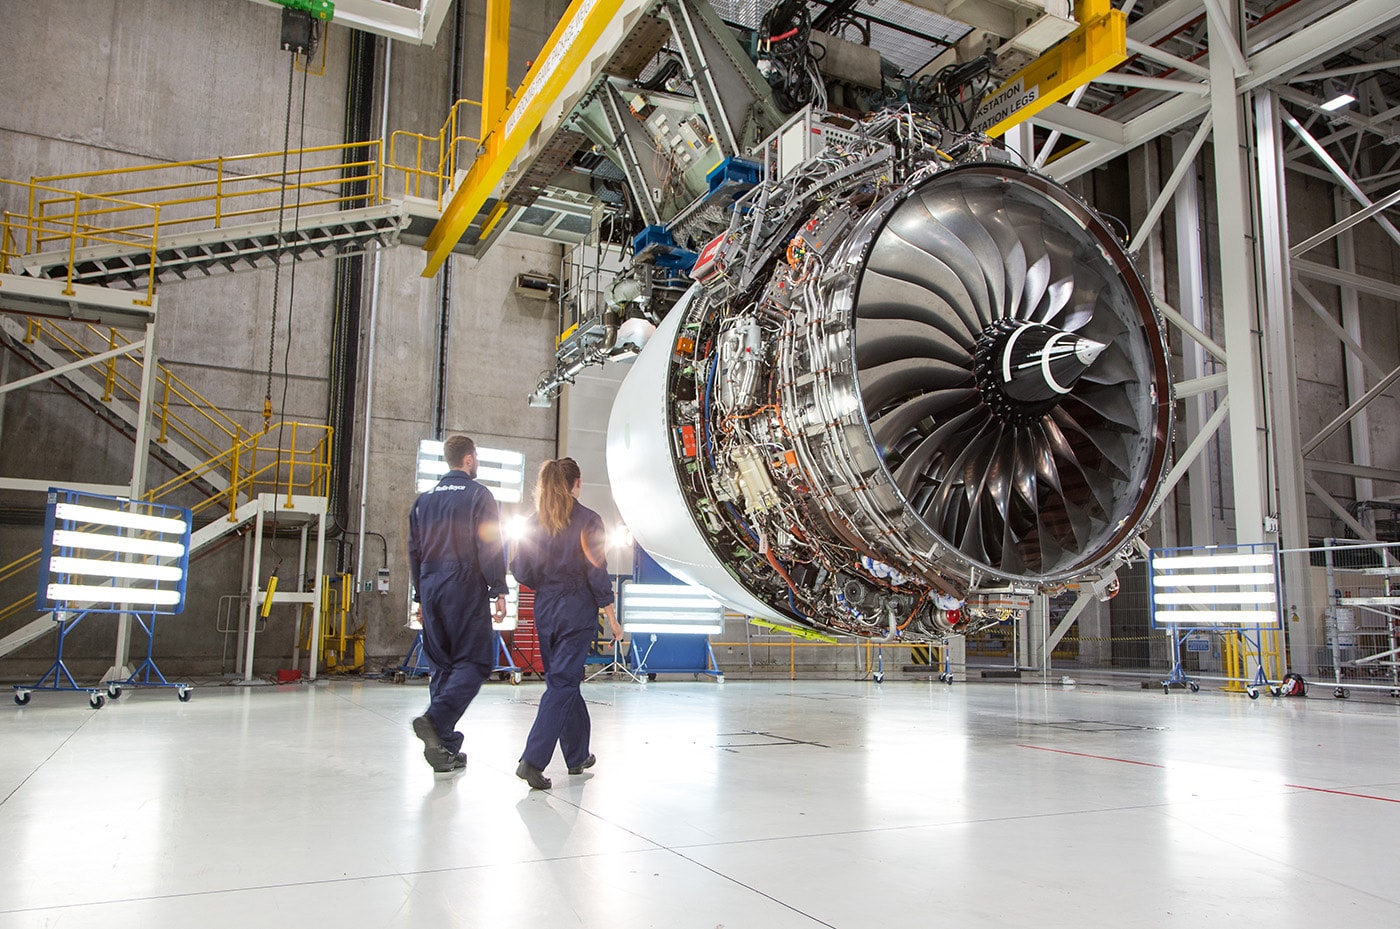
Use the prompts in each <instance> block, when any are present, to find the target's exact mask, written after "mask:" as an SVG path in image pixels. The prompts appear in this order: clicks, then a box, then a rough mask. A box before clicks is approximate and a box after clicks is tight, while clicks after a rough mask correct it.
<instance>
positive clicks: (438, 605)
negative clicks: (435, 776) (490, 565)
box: [421, 574, 496, 754]
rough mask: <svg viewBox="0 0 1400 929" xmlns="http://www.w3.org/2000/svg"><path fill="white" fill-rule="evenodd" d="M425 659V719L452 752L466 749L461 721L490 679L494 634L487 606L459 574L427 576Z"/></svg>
mask: <svg viewBox="0 0 1400 929" xmlns="http://www.w3.org/2000/svg"><path fill="white" fill-rule="evenodd" d="M421 592H422V594H423V600H422V605H423V655H424V657H426V658H427V659H428V670H429V673H430V677H429V678H428V710H427V712H425V713H424V714H423V715H424V716H426V717H427V718H428V721H429V722H431V723H432V724H433V728H434V729H435V730H437V734H438V738H439V739H441V740H442V745H443V747H444V748H446V749H448V750H449V751H451V752H453V753H454V754H455V753H456V752H459V751H461V749H462V734H461V733H460V732H458V731H457V721H458V720H459V719H461V718H462V714H463V713H465V712H466V711H467V704H469V703H471V702H472V699H473V698H474V697H475V696H476V694H477V691H479V690H481V685H482V683H483V682H484V681H485V680H486V678H487V677H488V676H489V675H490V674H491V669H492V667H493V661H494V659H495V655H496V633H495V632H494V631H493V630H492V628H491V618H490V615H489V614H488V613H486V612H485V610H486V609H487V608H486V607H485V605H484V601H482V600H480V599H479V598H478V597H475V596H473V595H472V591H471V589H470V586H469V585H467V584H465V583H463V582H462V581H461V579H460V577H459V576H458V575H455V574H445V575H441V576H439V575H424V577H423V590H422V591H421Z"/></svg>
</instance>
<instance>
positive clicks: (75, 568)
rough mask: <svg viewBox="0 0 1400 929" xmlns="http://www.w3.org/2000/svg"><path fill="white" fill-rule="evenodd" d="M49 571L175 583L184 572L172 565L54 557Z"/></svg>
mask: <svg viewBox="0 0 1400 929" xmlns="http://www.w3.org/2000/svg"><path fill="white" fill-rule="evenodd" d="M49 570H50V571H53V572H54V573H55V574H81V575H84V576H87V577H120V578H130V579H134V580H138V581H175V582H178V581H179V580H180V578H181V577H183V576H184V572H183V571H181V570H180V569H179V568H177V567H174V566H173V565H158V564H140V563H132V562H129V561H99V560H98V559H96V558H69V557H67V556H64V555H55V556H54V557H52V558H50V559H49Z"/></svg>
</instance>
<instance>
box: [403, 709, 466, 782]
mask: <svg viewBox="0 0 1400 929" xmlns="http://www.w3.org/2000/svg"><path fill="white" fill-rule="evenodd" d="M413 734H414V735H416V736H418V738H419V739H421V740H422V742H423V758H424V759H425V760H426V761H427V762H428V764H429V765H430V766H431V767H432V769H433V770H434V771H438V772H442V771H451V770H452V769H453V768H454V766H455V767H463V768H465V767H466V766H467V762H466V757H465V756H463V759H462V764H461V765H457V763H456V762H457V753H454V752H449V751H448V750H447V749H446V748H445V747H444V746H443V744H442V739H440V738H438V734H437V730H436V729H434V728H433V723H432V721H431V720H430V719H428V717H426V716H416V717H414V719H413Z"/></svg>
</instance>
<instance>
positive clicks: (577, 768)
mask: <svg viewBox="0 0 1400 929" xmlns="http://www.w3.org/2000/svg"><path fill="white" fill-rule="evenodd" d="M597 763H598V758H597V756H595V755H589V756H588V757H587V758H585V759H583V761H582V762H581V763H579V764H576V765H574V766H573V767H572V768H570V769H569V773H570V774H582V773H583V772H584V771H586V770H587V769H589V768H591V767H593V766H594V765H595V764H597Z"/></svg>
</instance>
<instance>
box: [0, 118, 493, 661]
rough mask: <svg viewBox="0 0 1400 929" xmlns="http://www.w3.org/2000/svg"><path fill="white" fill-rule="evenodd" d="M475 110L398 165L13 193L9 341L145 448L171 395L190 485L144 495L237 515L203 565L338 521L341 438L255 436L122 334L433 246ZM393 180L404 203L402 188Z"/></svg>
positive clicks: (382, 161)
mask: <svg viewBox="0 0 1400 929" xmlns="http://www.w3.org/2000/svg"><path fill="white" fill-rule="evenodd" d="M468 107H480V104H479V103H477V102H475V101H465V100H464V101H459V102H458V104H457V105H456V106H454V107H453V108H452V110H451V112H450V113H449V116H448V118H447V121H446V122H444V124H443V126H442V129H441V130H440V131H439V132H438V134H437V135H436V136H428V135H420V134H417V133H407V132H396V133H394V135H393V136H392V137H391V139H390V140H389V145H388V148H389V153H388V157H387V158H386V157H385V147H386V146H385V143H384V141H383V140H374V141H371V142H366V143H358V144H351V145H343V146H341V145H336V146H322V147H317V148H306V149H301V150H294V151H289V152H265V153H259V154H253V155H240V156H231V157H218V158H211V159H203V160H196V161H185V162H170V163H165V164H156V165H141V166H136V167H132V168H125V169H118V170H115V171H102V172H88V173H81V174H64V175H52V176H47V177H34V178H31V179H30V180H29V181H27V182H21V181H8V180H4V179H0V193H8V194H9V196H8V197H7V199H8V200H9V202H12V203H24V204H25V209H24V210H23V211H9V210H7V211H6V212H5V213H4V214H3V217H2V218H0V220H2V221H0V339H3V341H4V342H5V343H6V346H7V348H8V349H10V350H13V351H14V352H15V353H16V354H17V355H19V356H20V357H22V358H24V359H26V360H27V361H29V362H30V363H31V364H33V365H34V366H35V367H36V368H38V369H40V371H41V372H43V373H41V375H36V376H35V377H34V378H33V380H36V381H37V380H39V379H40V378H41V377H48V376H52V377H59V378H61V379H62V381H63V382H64V383H65V384H66V385H67V387H68V388H69V389H70V390H71V392H72V393H73V394H74V396H76V397H78V398H79V399H81V400H82V401H83V402H84V403H85V404H86V405H87V406H89V407H90V408H92V409H93V410H95V411H97V412H98V413H99V414H100V415H102V416H103V417H104V418H105V419H107V420H108V421H109V422H110V423H112V424H113V425H115V426H117V427H118V428H120V429H122V431H124V432H126V433H128V434H130V435H140V430H138V429H137V428H136V424H137V422H138V420H139V412H138V411H139V409H140V404H141V398H142V397H143V396H145V397H146V398H147V401H146V402H147V403H148V404H151V401H150V395H149V394H142V389H143V383H144V384H145V385H147V387H148V388H149V387H150V386H151V385H152V384H154V390H155V391H157V392H158V393H159V395H160V400H159V401H158V404H151V406H152V429H151V432H150V442H149V445H150V448H151V450H152V452H153V454H154V455H155V457H157V458H158V459H159V460H161V461H162V462H163V463H164V464H166V465H167V466H169V467H170V468H171V469H172V470H173V471H175V472H176V477H174V478H172V479H171V480H169V481H167V482H166V483H165V484H162V485H160V486H159V487H156V488H154V489H152V490H151V491H149V492H148V493H147V494H145V496H144V499H147V500H152V501H154V500H159V499H160V498H162V497H167V496H168V495H170V494H173V493H175V492H177V491H180V490H182V489H186V488H191V487H193V488H195V489H196V490H199V491H202V493H203V494H204V495H206V496H204V499H203V500H202V501H201V502H200V503H199V504H197V505H196V506H195V507H193V510H194V512H195V513H196V514H198V513H209V512H212V511H214V510H218V511H220V513H221V514H226V515H220V516H218V517H216V518H215V519H214V520H213V521H212V522H209V523H208V524H207V525H205V526H204V527H202V528H201V529H199V530H198V531H197V532H196V533H195V535H194V537H193V538H192V542H191V555H192V556H193V555H195V554H197V553H198V552H200V551H201V550H204V549H206V548H207V547H208V546H209V545H211V544H213V543H214V542H216V541H217V540H218V539H220V538H223V537H224V536H226V535H228V534H229V533H231V532H236V531H239V530H241V529H243V528H244V527H245V526H247V525H248V524H249V523H250V522H252V523H254V524H255V525H257V526H259V527H260V526H261V525H262V523H263V522H264V521H276V519H277V514H278V513H280V514H282V516H284V517H287V516H288V515H289V514H293V513H296V512H300V511H308V512H309V511H312V510H315V508H316V504H315V499H316V498H320V500H321V504H320V505H321V509H322V511H324V498H325V495H326V492H327V487H328V482H329V472H330V443H331V434H330V430H329V429H328V428H327V427H324V426H308V425H306V424H297V423H289V424H274V425H272V426H269V427H267V428H265V429H264V430H263V431H262V432H260V433H250V432H249V431H247V430H245V429H244V428H242V427H241V426H240V425H239V424H237V423H236V422H235V421H233V420H232V419H230V418H229V417H228V416H226V415H224V414H223V413H222V412H220V411H218V410H217V409H216V408H215V407H214V406H213V405H212V404H211V403H209V402H208V401H207V400H205V399H204V398H203V397H202V396H200V395H199V394H198V392H196V391H195V390H194V389H193V388H191V387H190V386H189V385H188V384H185V383H184V382H183V381H181V380H180V379H179V378H177V377H176V376H175V375H174V374H172V373H171V372H170V371H169V370H167V369H165V368H163V367H158V368H157V373H156V374H155V376H154V380H153V379H152V376H151V375H150V374H149V373H147V372H144V371H143V369H142V366H143V364H144V362H145V359H144V358H143V359H142V360H141V361H139V362H138V361H137V360H136V358H135V357H134V356H135V355H137V354H140V353H141V352H140V351H139V350H140V348H141V346H135V345H133V344H132V343H131V342H130V341H128V340H127V339H125V338H124V337H122V336H120V335H119V334H118V333H117V329H116V328H114V327H124V328H126V329H137V328H139V329H144V330H145V331H146V332H147V338H148V342H147V344H146V348H147V349H148V350H149V349H150V348H151V345H152V343H151V342H150V341H149V339H150V335H149V334H150V332H151V331H153V330H150V329H147V328H146V327H147V326H148V324H150V323H151V322H153V321H154V316H155V310H154V308H155V292H156V285H157V284H159V283H162V282H167V281H173V280H187V279H197V278H200V277H205V276H209V275H212V274H216V273H223V272H235V271H242V270H251V269H257V268H266V267H270V266H272V265H273V264H275V263H280V262H282V261H284V260H291V261H300V260H309V259H315V258H335V257H342V256H346V255H351V254H356V253H359V252H363V251H365V250H367V249H368V248H369V247H370V246H371V245H378V246H380V247H388V246H393V245H397V244H400V243H406V244H415V245H418V244H422V243H423V241H424V240H425V239H426V238H427V236H428V235H429V233H430V232H431V230H432V229H433V227H434V226H435V225H436V224H437V222H438V220H439V219H440V217H441V214H442V208H443V206H444V204H445V203H446V202H447V201H448V200H449V199H450V198H451V196H452V194H453V193H454V190H455V184H458V183H460V182H461V179H462V178H463V176H464V174H465V172H464V171H462V170H459V168H458V164H459V161H461V160H462V159H464V158H465V159H466V160H468V161H469V160H470V159H471V158H473V157H475V156H476V152H477V147H478V143H479V140H478V139H476V138H473V137H470V136H466V135H463V133H462V131H461V129H460V125H461V124H464V123H466V122H467V120H466V119H464V118H463V117H462V112H463V110H464V108H468ZM391 181H392V182H393V184H394V186H395V187H396V188H397V190H396V192H395V194H394V195H392V196H391V195H388V194H386V189H385V188H386V186H387V185H388V184H389V183H390V182H391ZM495 206H496V204H495V202H494V201H491V202H488V204H487V205H486V207H485V208H483V210H482V211H481V215H480V216H478V217H477V218H476V226H475V228H477V229H478V230H480V233H481V236H482V237H485V236H487V235H488V233H490V232H491V229H490V228H489V227H490V226H491V225H493V221H492V219H491V217H492V216H494V215H495V209H494V208H495ZM495 231H496V232H497V233H499V231H500V230H499V229H497V230H495ZM458 251H460V252H462V253H467V254H470V253H472V248H471V247H470V246H466V245H464V246H462V247H461V248H460V249H458ZM15 314H22V315H15ZM58 320H62V321H64V322H63V323H62V324H59V322H57V321H58ZM84 324H86V328H85V329H84V328H80V327H82V326H84ZM98 346H101V347H100V348H99V347H98ZM55 372H56V373H55ZM288 430H290V444H288V443H287V442H286V441H284V440H285V439H286V435H287V433H288ZM308 431H311V432H312V434H313V439H311V440H307V439H305V436H306V435H307V432H308ZM299 432H300V435H299ZM274 436H275V437H276V441H275V442H274V440H273V437H274ZM279 499H281V500H283V502H282V503H281V504H276V503H274V502H273V501H276V500H279ZM308 501H310V502H308ZM308 508H309V509H308ZM39 555H40V553H39V552H38V551H35V552H31V553H29V554H27V555H25V556H22V557H21V558H18V559H16V560H15V561H14V562H12V563H10V564H9V565H4V566H0V583H5V582H7V581H12V580H14V579H16V578H18V577H20V576H21V575H23V574H26V573H29V572H32V571H33V570H34V569H35V568H36V567H37V565H38V561H39ZM317 576H318V577H319V572H317ZM297 596H303V595H302V594H300V593H292V592H287V593H284V594H278V595H277V598H278V599H281V598H286V597H297ZM34 602H35V594H33V593H30V594H29V595H28V596H26V597H23V598H21V599H20V600H17V601H16V602H14V603H11V604H9V605H8V606H2V607H0V624H3V623H6V622H7V621H8V620H15V619H18V618H19V617H20V616H22V615H23V614H25V613H26V612H30V611H32V609H33V604H34ZM31 615H32V614H31ZM53 627H54V623H53V616H52V615H51V614H46V615H44V616H40V617H38V618H37V619H34V620H32V621H30V622H28V623H26V624H24V625H23V626H21V627H19V628H18V629H15V630H13V631H11V632H9V633H8V634H7V635H5V636H4V637H3V638H0V656H4V655H6V654H9V653H10V652H13V651H14V650H15V649H17V648H20V647H22V646H23V645H25V644H28V643H29V642H32V641H34V640H35V639H37V638H39V637H40V636H42V635H44V634H45V633H47V632H48V631H49V630H50V629H52V628H53ZM249 663H250V664H251V646H250V652H249Z"/></svg>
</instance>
